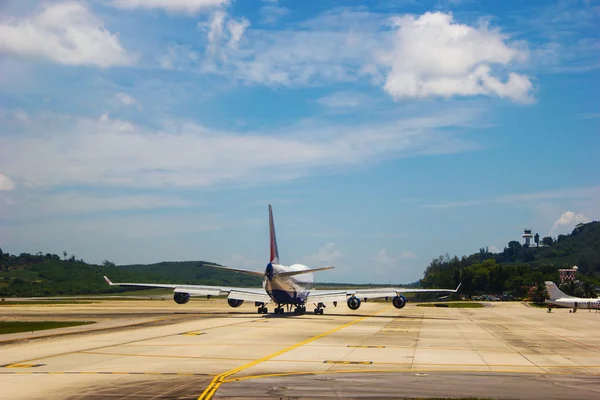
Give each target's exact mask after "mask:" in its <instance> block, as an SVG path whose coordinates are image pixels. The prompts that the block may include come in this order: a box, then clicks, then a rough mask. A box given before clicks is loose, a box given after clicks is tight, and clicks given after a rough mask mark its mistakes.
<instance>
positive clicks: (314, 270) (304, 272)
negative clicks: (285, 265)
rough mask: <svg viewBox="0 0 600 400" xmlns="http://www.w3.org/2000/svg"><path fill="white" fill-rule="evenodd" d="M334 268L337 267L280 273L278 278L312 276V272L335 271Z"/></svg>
mask: <svg viewBox="0 0 600 400" xmlns="http://www.w3.org/2000/svg"><path fill="white" fill-rule="evenodd" d="M334 268H335V267H325V268H315V269H305V270H302V271H290V272H280V273H279V274H278V276H294V275H302V274H310V273H311V272H318V271H326V270H328V269H334Z"/></svg>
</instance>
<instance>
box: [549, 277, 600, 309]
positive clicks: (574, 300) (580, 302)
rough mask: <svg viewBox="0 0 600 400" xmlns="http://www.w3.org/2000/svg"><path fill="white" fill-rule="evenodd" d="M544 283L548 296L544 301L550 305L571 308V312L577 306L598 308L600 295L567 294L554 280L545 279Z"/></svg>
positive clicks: (599, 307)
mask: <svg viewBox="0 0 600 400" xmlns="http://www.w3.org/2000/svg"><path fill="white" fill-rule="evenodd" d="M545 283H546V290H547V291H548V296H549V298H548V299H546V300H545V302H546V303H548V304H550V305H555V306H559V307H567V308H573V312H576V311H577V309H578V308H584V309H585V308H595V309H600V297H596V298H593V297H590V298H584V297H575V296H569V295H568V294H566V293H564V292H562V291H561V290H560V289H559V288H558V287H557V286H556V284H555V283H554V282H551V281H546V282H545Z"/></svg>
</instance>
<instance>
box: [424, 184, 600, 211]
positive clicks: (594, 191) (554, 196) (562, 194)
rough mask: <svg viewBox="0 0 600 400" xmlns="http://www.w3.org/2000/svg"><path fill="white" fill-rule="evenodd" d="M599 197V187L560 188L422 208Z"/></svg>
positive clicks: (427, 205) (428, 205)
mask: <svg viewBox="0 0 600 400" xmlns="http://www.w3.org/2000/svg"><path fill="white" fill-rule="evenodd" d="M598 197H600V186H584V187H574V188H560V189H554V190H546V191H541V192H529V193H518V194H508V195H502V196H497V197H493V198H489V199H477V200H464V201H450V202H444V203H435V204H424V205H422V206H421V207H424V208H458V207H472V206H480V205H490V204H517V203H532V202H539V201H544V200H558V199H597V198H598Z"/></svg>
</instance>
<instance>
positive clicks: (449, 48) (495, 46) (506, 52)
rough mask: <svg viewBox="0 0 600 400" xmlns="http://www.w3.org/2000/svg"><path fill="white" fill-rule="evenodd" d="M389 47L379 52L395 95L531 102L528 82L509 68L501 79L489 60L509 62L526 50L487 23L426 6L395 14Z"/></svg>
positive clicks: (389, 88)
mask: <svg viewBox="0 0 600 400" xmlns="http://www.w3.org/2000/svg"><path fill="white" fill-rule="evenodd" d="M392 20H393V25H394V26H395V27H396V28H397V30H396V38H395V43H394V49H393V51H392V52H390V53H388V54H386V55H385V56H384V57H383V61H384V63H388V64H389V65H390V67H391V71H390V72H389V73H388V74H387V77H386V82H385V85H384V89H385V91H386V92H387V93H388V94H390V95H391V96H392V97H393V98H394V99H403V98H414V97H417V98H419V97H429V96H442V97H450V96H455V95H459V96H470V95H487V96H492V95H495V96H499V97H508V98H510V99H512V100H513V101H517V102H530V101H531V100H532V98H531V90H532V84H531V82H530V80H529V78H528V77H526V76H524V75H520V74H516V73H514V72H509V73H508V79H507V80H506V81H505V82H502V81H501V80H500V79H499V78H498V77H496V76H493V74H492V69H491V67H490V65H496V66H501V67H508V66H509V64H510V63H511V62H513V61H518V60H522V59H524V58H525V57H526V55H527V54H526V52H524V51H523V50H522V49H519V48H517V47H516V46H510V45H508V44H507V43H506V37H505V36H504V35H502V34H501V33H500V32H499V31H497V30H490V29H488V27H487V26H479V27H472V26H468V25H465V24H459V23H455V22H454V21H453V16H452V14H445V13H440V12H435V13H430V12H427V13H425V14H423V15H421V16H420V17H418V18H416V17H414V16H411V15H405V16H401V17H394V18H393V19H392Z"/></svg>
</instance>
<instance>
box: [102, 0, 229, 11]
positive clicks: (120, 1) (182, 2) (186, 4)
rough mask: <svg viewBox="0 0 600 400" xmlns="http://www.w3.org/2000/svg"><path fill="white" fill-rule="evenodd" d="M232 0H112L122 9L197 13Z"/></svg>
mask: <svg viewBox="0 0 600 400" xmlns="http://www.w3.org/2000/svg"><path fill="white" fill-rule="evenodd" d="M229 3H230V0H112V2H111V4H112V5H113V6H114V7H117V8H121V9H136V8H147V9H157V8H160V9H164V10H167V11H170V12H185V13H190V14H196V13H198V12H200V11H208V10H212V9H215V8H219V7H222V6H226V5H228V4H229Z"/></svg>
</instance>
